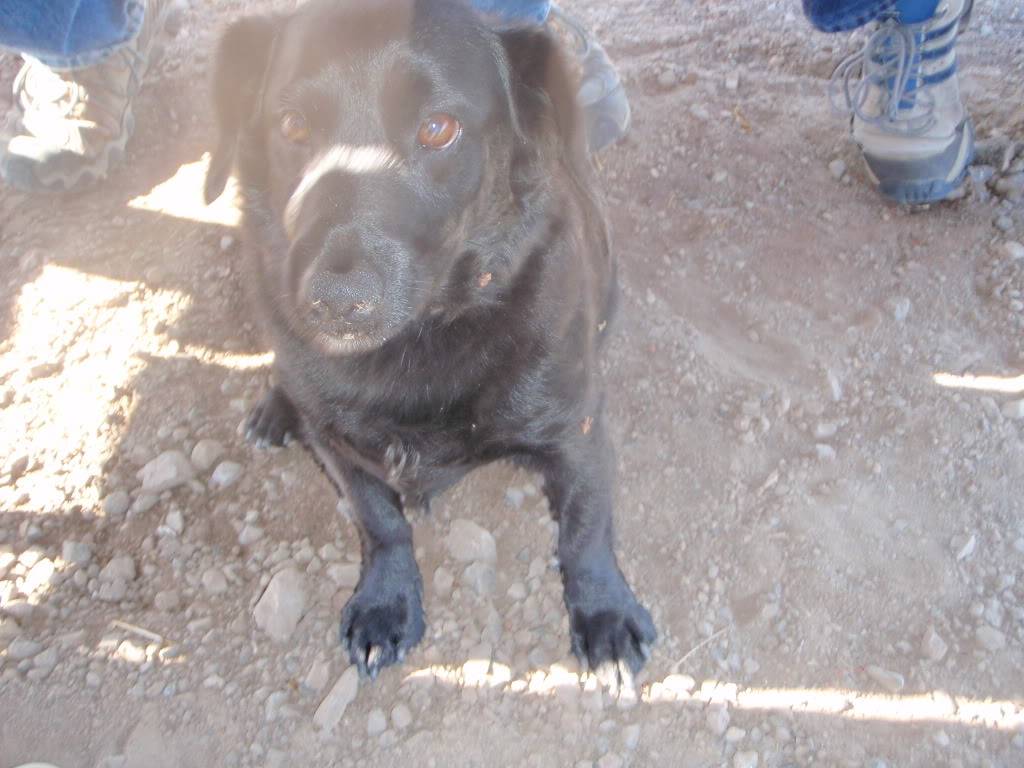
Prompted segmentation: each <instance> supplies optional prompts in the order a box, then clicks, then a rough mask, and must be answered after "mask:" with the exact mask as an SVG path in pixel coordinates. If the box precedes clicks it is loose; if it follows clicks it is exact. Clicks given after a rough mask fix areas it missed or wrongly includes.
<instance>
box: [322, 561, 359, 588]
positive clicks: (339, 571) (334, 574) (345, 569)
mask: <svg viewBox="0 0 1024 768" xmlns="http://www.w3.org/2000/svg"><path fill="white" fill-rule="evenodd" d="M360 570H361V566H359V565H358V564H352V563H349V564H347V565H341V564H340V563H331V564H330V565H329V566H327V576H328V577H329V578H330V579H331V581H333V582H334V583H335V584H337V585H338V587H340V588H342V589H355V588H356V584H358V583H359V572H360Z"/></svg>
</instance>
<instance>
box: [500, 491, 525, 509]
mask: <svg viewBox="0 0 1024 768" xmlns="http://www.w3.org/2000/svg"><path fill="white" fill-rule="evenodd" d="M525 500H526V494H525V493H523V492H522V491H521V490H520V489H519V488H509V489H508V490H507V491H505V503H506V504H508V505H509V506H510V507H512V508H513V509H519V508H520V507H521V506H523V502H524V501H525Z"/></svg>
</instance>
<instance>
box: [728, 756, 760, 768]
mask: <svg viewBox="0 0 1024 768" xmlns="http://www.w3.org/2000/svg"><path fill="white" fill-rule="evenodd" d="M758 760H759V758H758V754H757V752H737V753H736V754H735V755H733V756H732V768H757V763H758Z"/></svg>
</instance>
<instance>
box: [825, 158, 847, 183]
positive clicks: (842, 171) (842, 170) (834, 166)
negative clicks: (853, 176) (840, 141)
mask: <svg viewBox="0 0 1024 768" xmlns="http://www.w3.org/2000/svg"><path fill="white" fill-rule="evenodd" d="M828 172H829V173H831V174H832V178H833V179H835V180H836V181H841V180H842V178H843V176H845V175H846V162H845V161H844V160H842V159H841V158H838V157H837V158H836V159H835V160H833V161H832V162H831V163H829V164H828Z"/></svg>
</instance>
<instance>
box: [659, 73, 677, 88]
mask: <svg viewBox="0 0 1024 768" xmlns="http://www.w3.org/2000/svg"><path fill="white" fill-rule="evenodd" d="M678 82H679V77H678V76H677V75H676V73H675V70H674V69H663V70H661V72H659V73H658V87H659V88H665V89H669V88H672V87H674V86H675V84H676V83H678Z"/></svg>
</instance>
